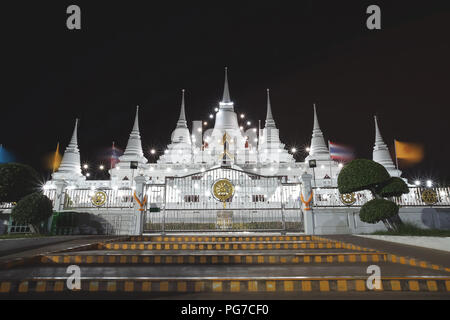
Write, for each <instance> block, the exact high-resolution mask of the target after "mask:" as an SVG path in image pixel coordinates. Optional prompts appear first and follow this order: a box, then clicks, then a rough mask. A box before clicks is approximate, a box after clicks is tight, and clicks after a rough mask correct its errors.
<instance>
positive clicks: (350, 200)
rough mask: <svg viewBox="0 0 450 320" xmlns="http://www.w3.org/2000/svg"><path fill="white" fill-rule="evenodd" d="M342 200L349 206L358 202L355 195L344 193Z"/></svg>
mask: <svg viewBox="0 0 450 320" xmlns="http://www.w3.org/2000/svg"><path fill="white" fill-rule="evenodd" d="M340 198H341V202H342V203H343V204H345V205H347V206H351V205H352V204H354V203H355V202H356V196H355V193H354V192H352V193H343V194H341V196H340Z"/></svg>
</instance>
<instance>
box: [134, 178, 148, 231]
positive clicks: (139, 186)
mask: <svg viewBox="0 0 450 320" xmlns="http://www.w3.org/2000/svg"><path fill="white" fill-rule="evenodd" d="M145 180H146V179H145V177H144V176H137V177H136V178H134V181H135V182H136V191H135V192H136V197H137V198H138V199H139V201H140V202H141V203H137V201H136V200H135V201H134V212H135V214H136V212H137V214H136V228H135V229H134V233H135V234H139V235H141V234H142V233H143V231H144V215H145V212H146V211H147V210H146V208H147V200H146V199H145V194H144V193H145V191H144V186H145ZM138 209H139V210H138Z"/></svg>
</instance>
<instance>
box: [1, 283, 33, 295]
mask: <svg viewBox="0 0 450 320" xmlns="http://www.w3.org/2000/svg"><path fill="white" fill-rule="evenodd" d="M0 291H1V290H0ZM18 291H19V292H20V293H25V292H28V281H22V282H21V283H20V284H19V290H18Z"/></svg>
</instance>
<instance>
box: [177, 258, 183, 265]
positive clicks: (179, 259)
mask: <svg viewBox="0 0 450 320" xmlns="http://www.w3.org/2000/svg"><path fill="white" fill-rule="evenodd" d="M183 262H184V257H183V256H178V257H177V263H178V264H182V263H183Z"/></svg>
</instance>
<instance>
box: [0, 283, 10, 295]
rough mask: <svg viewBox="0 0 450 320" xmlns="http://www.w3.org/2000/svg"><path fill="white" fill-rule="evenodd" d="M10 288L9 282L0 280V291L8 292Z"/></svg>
mask: <svg viewBox="0 0 450 320" xmlns="http://www.w3.org/2000/svg"><path fill="white" fill-rule="evenodd" d="M10 290H11V282H2V283H1V285H0V293H9V291H10Z"/></svg>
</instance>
